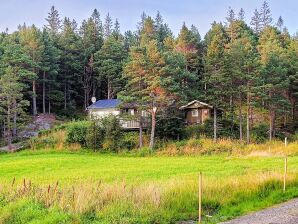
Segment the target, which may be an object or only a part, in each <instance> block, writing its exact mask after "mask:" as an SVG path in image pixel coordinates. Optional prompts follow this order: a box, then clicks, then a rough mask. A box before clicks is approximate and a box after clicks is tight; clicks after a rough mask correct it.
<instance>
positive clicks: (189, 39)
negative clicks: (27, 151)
mask: <svg viewBox="0 0 298 224" xmlns="http://www.w3.org/2000/svg"><path fill="white" fill-rule="evenodd" d="M245 21H247V19H245V13H244V10H243V9H241V10H240V11H239V12H235V11H234V10H233V9H232V8H229V9H228V12H227V17H226V21H225V22H224V23H220V22H213V23H212V25H211V28H210V30H209V31H208V32H207V34H206V35H205V37H204V38H201V36H200V34H199V31H198V28H197V27H195V26H194V25H191V26H187V25H186V24H183V25H182V27H181V29H180V32H179V34H178V35H177V36H175V35H173V33H172V31H171V30H170V28H169V26H168V25H167V23H165V22H164V21H163V18H162V15H161V14H160V13H159V12H157V14H156V16H154V17H151V16H148V15H146V14H145V13H143V14H142V15H141V19H140V22H138V23H137V28H136V30H135V31H126V32H125V33H121V32H120V22H119V21H118V20H117V19H116V20H113V19H112V17H111V16H110V14H108V15H106V16H105V18H103V19H102V18H101V15H100V13H99V11H98V10H96V9H95V10H94V11H93V13H92V14H91V16H90V18H87V19H86V20H84V21H83V22H82V23H81V24H78V23H77V22H76V21H75V20H72V19H70V18H67V17H66V18H64V19H62V18H61V17H60V15H59V13H58V11H57V9H56V8H55V7H54V6H53V7H52V8H51V10H50V12H49V13H48V16H47V18H46V19H45V26H44V27H43V28H41V29H40V28H37V27H36V26H34V25H32V26H27V25H26V24H25V23H24V24H23V25H19V27H18V30H17V31H15V32H12V33H8V31H5V32H2V33H1V36H0V127H1V135H0V136H2V138H5V139H7V141H8V142H11V141H12V140H13V139H14V138H16V136H17V133H18V131H19V130H20V129H21V128H22V126H23V125H24V124H26V122H28V119H29V118H30V116H36V115H37V114H39V113H55V114H57V115H59V116H64V117H73V116H74V115H75V114H78V113H82V112H84V111H85V109H86V107H87V106H88V105H90V103H91V98H92V97H93V96H94V97H96V98H97V99H113V98H120V99H122V100H123V101H124V102H135V103H137V105H138V106H139V107H140V108H141V107H142V109H147V110H150V108H151V107H152V106H154V107H155V108H156V110H152V116H154V117H155V112H156V113H157V114H158V116H163V117H170V116H176V114H175V113H176V112H173V107H176V108H177V107H179V106H181V105H183V104H184V103H186V102H189V101H191V100H194V99H198V100H201V101H204V102H208V103H210V104H212V105H214V112H215V113H214V114H216V110H217V109H220V110H222V111H224V113H223V117H221V118H218V120H216V116H214V120H215V122H214V126H213V128H214V137H215V139H216V137H217V136H216V133H217V129H218V128H220V127H221V126H220V122H223V121H220V119H221V120H223V119H224V120H226V121H230V123H229V124H231V128H235V127H234V126H235V125H236V126H237V127H236V129H237V132H238V134H237V138H239V139H241V140H243V141H244V140H246V141H247V142H249V141H250V132H251V130H252V129H253V128H254V127H256V126H257V125H260V123H264V124H265V125H267V127H268V131H267V133H268V138H269V139H270V140H271V139H272V138H274V137H276V136H277V135H278V134H279V133H281V132H282V133H295V131H296V130H297V100H298V36H297V35H293V36H291V35H290V34H289V32H288V31H287V28H286V27H285V26H284V22H283V19H282V18H281V17H279V18H278V20H277V21H274V20H273V18H272V16H271V12H270V8H269V6H268V3H267V2H266V1H265V2H264V3H263V4H262V6H261V8H260V9H256V10H255V11H254V14H253V16H252V18H251V22H250V23H249V24H247V23H246V22H245ZM181 22H182V21H181ZM194 23H195V21H194ZM152 102H154V105H152V104H153V103H152ZM261 116H262V117H263V118H265V119H264V120H261V121H260V118H259V117H261ZM217 122H218V124H219V125H217Z"/></svg>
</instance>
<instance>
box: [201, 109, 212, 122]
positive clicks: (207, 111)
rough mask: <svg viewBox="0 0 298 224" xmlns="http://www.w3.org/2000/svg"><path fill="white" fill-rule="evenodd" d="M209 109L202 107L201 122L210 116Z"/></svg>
mask: <svg viewBox="0 0 298 224" xmlns="http://www.w3.org/2000/svg"><path fill="white" fill-rule="evenodd" d="M210 115H211V113H210V109H202V123H204V122H205V121H206V120H207V119H209V118H210Z"/></svg>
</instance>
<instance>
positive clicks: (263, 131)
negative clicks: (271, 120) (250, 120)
mask: <svg viewBox="0 0 298 224" xmlns="http://www.w3.org/2000/svg"><path fill="white" fill-rule="evenodd" d="M268 130H269V127H268V125H266V124H259V125H257V126H255V127H253V128H252V130H251V140H252V141H253V142H257V143H262V142H265V141H266V140H267V139H268Z"/></svg>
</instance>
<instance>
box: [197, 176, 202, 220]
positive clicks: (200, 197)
mask: <svg viewBox="0 0 298 224" xmlns="http://www.w3.org/2000/svg"><path fill="white" fill-rule="evenodd" d="M198 223H202V172H200V173H199V222H198Z"/></svg>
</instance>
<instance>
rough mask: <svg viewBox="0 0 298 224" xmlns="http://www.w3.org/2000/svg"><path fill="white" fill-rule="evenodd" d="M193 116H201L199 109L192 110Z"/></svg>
mask: <svg viewBox="0 0 298 224" xmlns="http://www.w3.org/2000/svg"><path fill="white" fill-rule="evenodd" d="M191 116H192V117H199V110H198V109H192V110H191Z"/></svg>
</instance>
